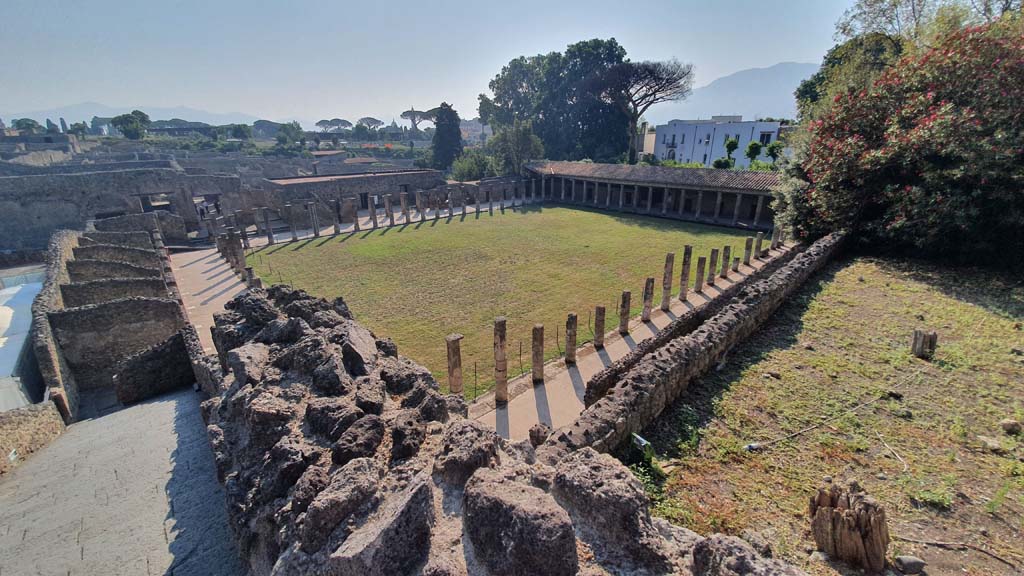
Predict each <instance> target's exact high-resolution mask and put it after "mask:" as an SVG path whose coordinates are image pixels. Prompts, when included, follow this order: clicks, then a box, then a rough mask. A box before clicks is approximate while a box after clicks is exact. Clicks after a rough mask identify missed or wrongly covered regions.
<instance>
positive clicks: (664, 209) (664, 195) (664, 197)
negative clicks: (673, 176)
mask: <svg viewBox="0 0 1024 576" xmlns="http://www.w3.org/2000/svg"><path fill="white" fill-rule="evenodd" d="M665 214H668V188H662V189H661V215H662V216H664V215H665Z"/></svg>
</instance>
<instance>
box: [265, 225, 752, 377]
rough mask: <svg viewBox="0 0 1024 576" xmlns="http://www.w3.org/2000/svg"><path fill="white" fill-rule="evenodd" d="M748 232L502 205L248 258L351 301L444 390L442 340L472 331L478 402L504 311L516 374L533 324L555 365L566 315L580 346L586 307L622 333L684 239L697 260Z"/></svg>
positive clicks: (468, 370) (274, 278)
mask: <svg viewBox="0 0 1024 576" xmlns="http://www.w3.org/2000/svg"><path fill="white" fill-rule="evenodd" d="M746 235H747V234H746V233H745V232H743V231H740V230H734V229H728V228H719V227H713V226H702V225H697V224H690V223H683V222H675V221H671V220H662V219H658V218H645V217H638V216H619V215H614V214H606V213H601V212H595V211H589V210H577V209H568V208H544V209H538V208H534V209H530V210H528V211H526V212H513V211H512V210H507V211H506V212H505V213H504V214H501V213H500V212H499V211H498V210H495V213H494V215H493V216H490V215H488V214H486V213H484V214H481V215H480V217H479V218H477V217H475V216H474V215H469V216H467V217H465V219H463V218H462V217H461V216H457V217H456V218H454V219H452V220H450V221H449V220H446V219H441V220H439V221H437V222H433V221H428V222H425V223H422V224H414V225H411V226H408V227H395V228H390V229H381V230H377V231H375V232H366V231H364V232H360V233H357V234H354V235H342V236H337V237H329V238H319V239H315V240H313V241H300V242H297V243H294V244H279V245H275V246H272V247H268V248H266V249H264V250H262V251H260V252H257V253H256V256H252V257H250V262H249V263H250V265H252V266H253V267H254V268H255V270H256V272H257V273H258V274H259V276H260V277H261V278H262V279H263V281H264V284H266V285H269V284H273V283H279V282H282V281H283V282H286V283H289V284H292V285H293V286H295V287H298V288H303V289H305V290H307V291H309V292H310V293H312V294H314V295H317V296H323V297H325V298H333V297H335V296H339V295H340V296H343V297H344V298H345V301H346V302H348V305H349V307H350V308H351V309H352V311H353V313H354V314H355V315H356V318H357V319H359V320H360V321H361V322H363V323H364V324H366V325H367V326H369V327H370V328H371V329H372V330H373V331H374V332H375V333H376V334H377V335H379V336H388V337H391V338H392V339H393V340H394V341H395V342H396V343H397V344H398V348H399V350H400V351H401V352H402V354H404V355H407V356H409V357H411V358H413V359H415V360H417V361H418V362H420V363H422V364H424V365H425V366H427V367H428V368H429V369H430V370H431V371H433V373H434V375H435V377H437V379H438V381H439V382H441V383H442V384H444V383H446V380H447V379H446V377H445V370H446V365H447V364H446V360H445V344H444V338H445V336H446V335H447V334H450V333H452V332H459V333H461V334H463V335H465V339H464V340H463V341H462V359H463V370H464V375H465V382H466V388H467V391H466V394H467V396H470V397H472V396H473V395H474V376H473V370H474V365H476V366H477V381H478V386H477V389H476V393H477V394H479V393H483V392H484V391H485V390H487V389H488V388H490V386H491V385H492V382H493V377H492V373H493V366H494V365H493V322H494V318H495V317H496V316H501V315H504V316H506V317H507V318H508V357H509V373H510V375H515V374H519V373H520V370H521V369H523V370H529V369H530V361H529V358H530V350H529V347H530V330H531V328H532V326H533V324H535V323H538V322H540V323H543V324H544V326H545V335H546V339H547V342H549V343H550V344H548V345H547V346H546V348H547V352H548V356H549V358H550V357H554V356H556V355H559V351H558V350H556V348H555V345H554V339H555V330H556V327H558V332H559V342H560V343H561V348H562V349H564V344H565V340H564V329H565V318H566V314H567V313H569V312H576V313H577V314H578V315H579V322H580V330H579V332H580V342H581V343H582V342H583V341H588V340H590V339H591V338H592V332H591V329H590V328H589V327H588V318H589V316H588V312H592V310H593V308H594V306H595V305H599V304H603V305H604V306H605V307H606V308H607V309H608V312H607V315H608V316H607V322H606V325H607V326H608V327H609V328H611V327H613V326H614V325H615V322H616V318H617V310H618V308H617V302H618V298H619V295H620V293H621V291H622V290H627V289H628V290H631V291H632V292H633V299H632V303H633V311H634V314H639V312H640V308H641V306H642V297H641V294H642V292H643V284H644V279H645V278H646V277H648V276H653V277H655V278H656V279H657V280H656V288H655V306H657V304H658V302H659V298H660V293H661V276H662V269H663V266H664V262H665V254H666V253H667V252H670V251H674V252H676V253H677V257H676V275H677V278H678V271H679V265H680V262H679V260H680V259H681V253H682V248H683V246H684V245H685V244H692V245H693V246H694V263H696V257H697V256H698V255H706V254H708V252H709V251H710V249H711V248H713V247H719V248H720V247H722V246H725V245H726V244H731V245H732V250H733V254H737V253H738V252H739V253H741V252H742V249H743V242H744V238H745V237H746ZM694 267H696V265H694ZM694 273H695V272H694ZM520 343H522V346H523V363H522V368H520V362H519V346H520Z"/></svg>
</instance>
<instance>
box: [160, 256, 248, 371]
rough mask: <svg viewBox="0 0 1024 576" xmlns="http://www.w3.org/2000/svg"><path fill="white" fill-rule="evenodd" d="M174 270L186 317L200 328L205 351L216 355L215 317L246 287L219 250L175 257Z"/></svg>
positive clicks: (197, 329) (200, 337) (172, 260)
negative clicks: (211, 328)
mask: <svg viewBox="0 0 1024 576" xmlns="http://www.w3.org/2000/svg"><path fill="white" fill-rule="evenodd" d="M171 270H172V271H173V272H174V279H175V280H176V281H177V282H178V291H179V292H181V301H182V302H183V303H184V304H185V313H186V314H187V315H188V319H189V321H190V322H191V323H192V325H193V326H195V327H196V332H197V333H198V334H199V341H200V342H201V343H202V345H203V351H204V352H206V353H207V354H216V350H214V347H213V337H212V336H211V335H210V327H211V326H213V314H214V313H215V312H222V311H223V310H224V304H225V303H226V302H227V301H228V300H231V299H232V298H234V297H235V296H237V295H238V294H241V293H242V292H245V290H246V287H245V283H243V282H242V281H241V280H240V279H239V278H238V276H237V275H236V274H235V273H234V272H232V270H231V267H230V266H228V262H227V260H225V259H224V258H222V257H221V256H220V254H219V253H218V252H217V250H216V249H215V248H208V249H206V250H195V251H191V252H179V253H177V254H171Z"/></svg>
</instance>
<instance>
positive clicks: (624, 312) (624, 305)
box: [619, 290, 631, 334]
mask: <svg viewBox="0 0 1024 576" xmlns="http://www.w3.org/2000/svg"><path fill="white" fill-rule="evenodd" d="M630 296H631V295H630V293H629V290H623V291H622V298H621V299H620V300H619V334H629V300H630Z"/></svg>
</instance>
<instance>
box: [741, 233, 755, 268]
mask: <svg viewBox="0 0 1024 576" xmlns="http://www.w3.org/2000/svg"><path fill="white" fill-rule="evenodd" d="M753 250H754V237H753V236H747V240H746V242H744V243H743V265H744V266H750V253H751V252H752V251H753Z"/></svg>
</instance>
